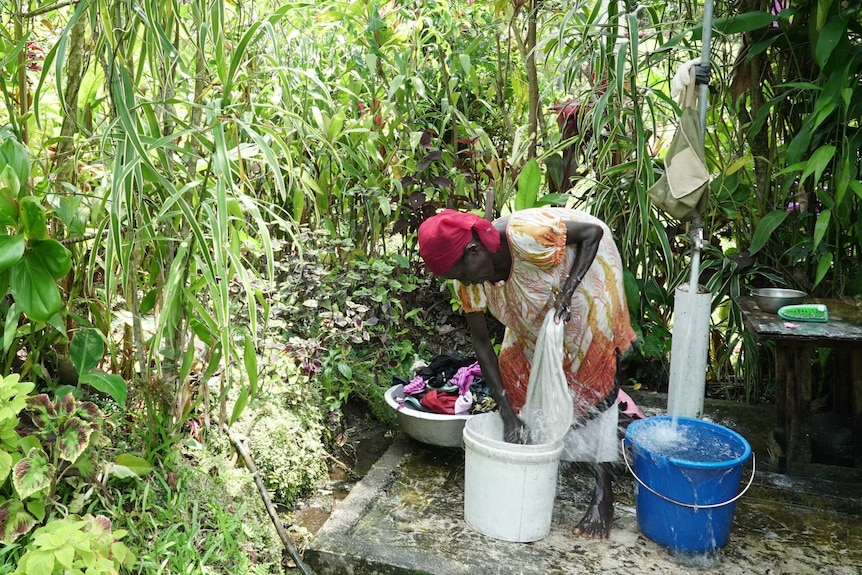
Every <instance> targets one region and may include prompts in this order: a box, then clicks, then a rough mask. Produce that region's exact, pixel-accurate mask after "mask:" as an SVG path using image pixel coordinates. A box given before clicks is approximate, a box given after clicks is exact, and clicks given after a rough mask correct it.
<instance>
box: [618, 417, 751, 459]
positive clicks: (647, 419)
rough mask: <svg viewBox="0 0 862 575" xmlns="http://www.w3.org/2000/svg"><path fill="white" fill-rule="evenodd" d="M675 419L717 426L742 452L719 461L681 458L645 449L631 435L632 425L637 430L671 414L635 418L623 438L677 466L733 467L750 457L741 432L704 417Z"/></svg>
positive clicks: (748, 446) (666, 419) (669, 418)
mask: <svg viewBox="0 0 862 575" xmlns="http://www.w3.org/2000/svg"><path fill="white" fill-rule="evenodd" d="M675 419H676V421H677V423H689V424H691V423H694V424H696V425H705V426H707V427H713V428H717V429H720V430H722V431H723V432H725V433H726V434H727V435H728V436H730V437H732V438H733V439H735V440H737V441H738V442H739V444H740V445H741V446H742V453H741V454H740V455H739V456H737V457H735V458H733V459H723V460H721V461H692V460H690V459H681V458H679V457H674V456H672V455H665V454H657V453H653V452H652V451H651V450H649V449H646V448H645V447H644V446H643V445H642V444H640V443H638V442H637V441H636V440H635V439H634V438H633V437H632V435H633V433H632V432H631V430H632V428H633V427H634V429H635V431H637V428H638V427H642V426H645V425H654V422H656V421H658V420H661V421H673V420H674V417H673V416H671V415H653V416H650V417H645V418H643V419H636V420H635V421H633V422H632V423H630V424H629V426H628V427H627V428H626V436H625V439H626V441H628V442H629V443H631V444H632V445H636V446H637V447H639V448H640V449H643V450H644V451H647V452H649V453H651V454H652V455H653V456H660V457H662V458H663V459H665V460H667V461H669V462H670V463H673V464H674V465H676V466H678V467H685V468H688V469H725V468H728V467H734V466H737V465H742V464H743V463H745V462H746V461H748V460H749V459H750V458H751V454H752V450H751V444H750V443H749V442H748V440H747V439H745V437H743V435H742V434H741V433H739V432H737V431H734V430H733V429H730V428H729V427H726V426H724V425H721V424H719V423H715V422H713V421H707V420H705V419H698V418H696V417H684V416H678V417H676V418H675ZM642 422H643V423H642Z"/></svg>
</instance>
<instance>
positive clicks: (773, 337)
mask: <svg viewBox="0 0 862 575" xmlns="http://www.w3.org/2000/svg"><path fill="white" fill-rule="evenodd" d="M735 301H736V303H737V305H738V306H739V308H740V310H741V311H742V319H743V322H744V323H745V328H746V329H747V330H748V331H749V332H751V334H752V335H753V336H754V337H755V339H757V340H758V341H761V342H766V341H771V342H773V343H774V344H775V407H776V416H777V420H778V425H779V426H782V427H783V428H784V442H785V445H784V455H785V461H786V471H787V472H788V473H792V471H793V468H794V466H795V465H801V464H807V463H810V462H811V441H810V435H811V360H812V358H813V355H814V351H815V350H816V349H817V348H821V347H829V348H834V349H835V360H836V364H835V366H836V370H835V371H836V374H837V375H838V376H839V379H837V380H836V382H835V387H834V393H833V405H834V406H835V411H837V412H843V413H844V414H845V415H850V416H852V420H853V456H854V462H855V467H862V300H854V299H850V298H845V299H840V300H837V299H808V300H806V301H805V303H822V304H825V305H826V307H827V308H828V309H829V321H828V322H825V323H817V322H801V321H797V322H788V321H787V320H784V319H782V318H781V317H779V316H778V315H776V314H771V313H766V312H764V311H762V310H761V309H760V308H759V307H757V304H756V303H755V301H754V298H753V297H748V296H739V297H737V298H735Z"/></svg>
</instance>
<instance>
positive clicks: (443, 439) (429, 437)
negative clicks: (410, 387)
mask: <svg viewBox="0 0 862 575" xmlns="http://www.w3.org/2000/svg"><path fill="white" fill-rule="evenodd" d="M385 397H386V403H388V404H389V407H391V408H392V409H394V410H395V414H396V416H397V418H398V423H399V424H400V425H401V429H402V431H404V433H406V434H407V435H409V436H410V437H412V438H413V439H416V440H418V441H421V442H422V443H428V444H430V445H439V446H442V447H461V438H462V435H463V433H464V424H465V423H466V422H467V420H468V419H470V418H471V417H473V416H472V415H446V414H443V413H428V412H425V411H418V410H416V409H411V408H409V407H407V406H405V405H402V404H401V402H399V401H398V399H399V398H403V397H404V386H403V385H400V384H399V385H393V386H392V387H390V388H389V389H388V390H387V391H386V396H385Z"/></svg>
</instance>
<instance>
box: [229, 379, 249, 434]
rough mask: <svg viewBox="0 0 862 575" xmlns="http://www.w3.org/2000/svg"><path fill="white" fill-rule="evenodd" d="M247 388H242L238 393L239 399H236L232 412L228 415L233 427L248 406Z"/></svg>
mask: <svg viewBox="0 0 862 575" xmlns="http://www.w3.org/2000/svg"><path fill="white" fill-rule="evenodd" d="M248 396H249V394H248V386H243V387H242V389H240V391H239V397H237V398H236V403H234V404H233V410H232V411H231V414H230V424H231V425H233V424H234V423H236V421H237V420H238V419H239V417H240V416H241V415H242V412H243V411H245V406H246V405H248Z"/></svg>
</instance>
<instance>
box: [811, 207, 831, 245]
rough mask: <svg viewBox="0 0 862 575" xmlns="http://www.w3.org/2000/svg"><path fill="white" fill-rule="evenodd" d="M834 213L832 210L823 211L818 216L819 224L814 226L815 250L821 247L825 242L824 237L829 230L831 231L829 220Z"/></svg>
mask: <svg viewBox="0 0 862 575" xmlns="http://www.w3.org/2000/svg"><path fill="white" fill-rule="evenodd" d="M831 216H832V211H831V210H823V211H822V212H820V213H819V214H818V215H817V223H816V224H814V247H813V249H815V250H816V249H817V246H819V245H820V242H822V241H823V237H824V236H825V235H826V232H827V230H829V220H830V219H831Z"/></svg>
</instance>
